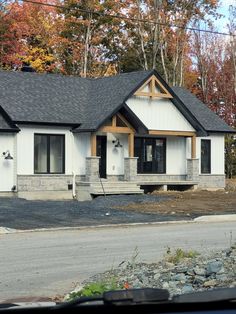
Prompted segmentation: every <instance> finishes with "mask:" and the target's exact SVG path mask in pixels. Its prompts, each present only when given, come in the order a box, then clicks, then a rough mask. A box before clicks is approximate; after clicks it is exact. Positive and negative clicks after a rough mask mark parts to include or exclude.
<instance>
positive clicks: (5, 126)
mask: <svg viewBox="0 0 236 314" xmlns="http://www.w3.org/2000/svg"><path fill="white" fill-rule="evenodd" d="M7 120H8V119H6V118H5V117H4V116H3V114H2V113H1V112H0V131H2V132H3V131H5V132H7V131H9V132H16V131H18V130H19V129H18V128H17V127H16V126H15V125H13V124H12V123H10V122H8V121H7Z"/></svg>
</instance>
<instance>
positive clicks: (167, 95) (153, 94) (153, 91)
mask: <svg viewBox="0 0 236 314" xmlns="http://www.w3.org/2000/svg"><path fill="white" fill-rule="evenodd" d="M148 84H150V91H149V92H143V91H142V89H143V88H144V87H145V86H147V85H148ZM156 84H157V85H158V86H160V88H161V89H162V90H163V91H164V92H163V93H160V92H157V91H156V89H155V87H156ZM134 95H135V96H147V97H151V98H154V97H158V98H159V97H161V98H173V97H172V96H171V94H170V93H169V92H168V90H167V89H166V88H165V87H164V86H163V85H162V83H161V82H160V81H159V80H158V79H157V78H156V77H155V75H152V76H151V77H150V78H149V79H148V80H147V81H146V82H145V83H144V84H143V85H142V86H141V87H140V88H139V89H138V90H137V91H136V93H135V94H134Z"/></svg>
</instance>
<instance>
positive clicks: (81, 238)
mask: <svg viewBox="0 0 236 314" xmlns="http://www.w3.org/2000/svg"><path fill="white" fill-rule="evenodd" d="M235 240H236V222H221V223H186V224H163V225H138V226H132V227H110V228H94V229H84V230H61V231H44V232H25V233H13V234H2V235H0V256H1V257H0V300H1V301H2V300H6V299H14V298H19V297H23V296H47V297H53V296H55V295H63V294H65V293H67V292H69V291H71V289H73V287H74V286H75V284H76V283H77V282H82V281H83V280H85V279H87V278H88V277H89V276H91V275H94V274H96V273H98V272H103V271H105V270H108V269H110V268H111V267H116V266H117V265H118V264H119V263H120V262H122V261H123V260H126V261H127V260H129V259H130V258H131V256H132V254H133V252H134V250H135V248H136V247H137V248H138V252H139V256H138V258H139V261H146V262H155V261H157V260H159V259H160V258H161V257H162V256H163V254H164V253H165V252H166V249H167V247H170V248H178V247H181V248H184V249H194V250H198V251H201V252H206V251H209V250H215V249H222V248H226V247H229V246H230V243H231V242H234V241H235Z"/></svg>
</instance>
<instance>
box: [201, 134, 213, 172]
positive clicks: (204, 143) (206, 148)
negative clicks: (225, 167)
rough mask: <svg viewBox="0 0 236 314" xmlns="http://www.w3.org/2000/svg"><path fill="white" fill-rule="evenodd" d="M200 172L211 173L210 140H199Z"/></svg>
mask: <svg viewBox="0 0 236 314" xmlns="http://www.w3.org/2000/svg"><path fill="white" fill-rule="evenodd" d="M201 173H211V141H210V140H201Z"/></svg>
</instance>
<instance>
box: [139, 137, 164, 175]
mask: <svg viewBox="0 0 236 314" xmlns="http://www.w3.org/2000/svg"><path fill="white" fill-rule="evenodd" d="M134 154H135V156H136V157H138V173H165V172H166V139H165V138H138V137H137V138H135V140H134Z"/></svg>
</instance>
